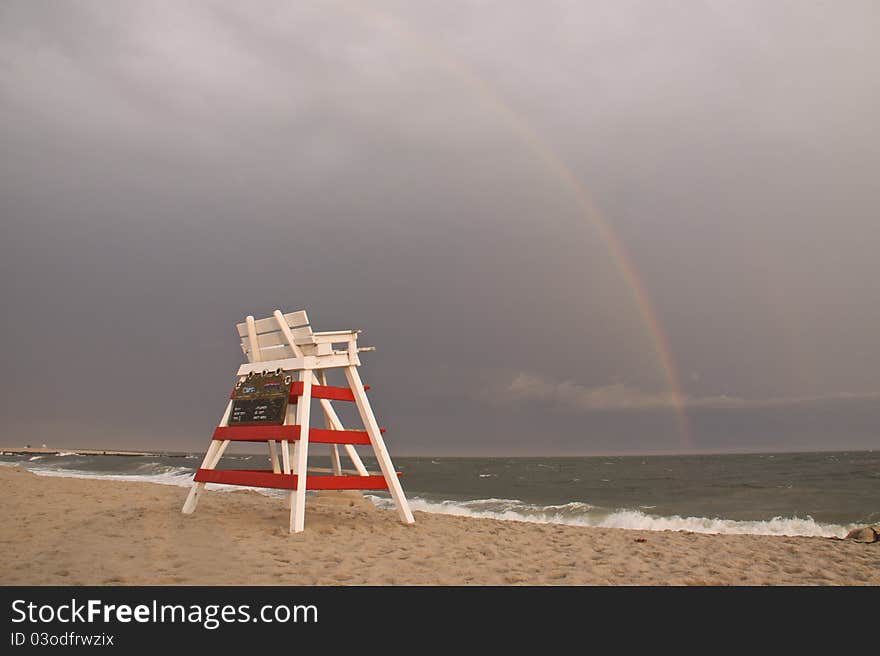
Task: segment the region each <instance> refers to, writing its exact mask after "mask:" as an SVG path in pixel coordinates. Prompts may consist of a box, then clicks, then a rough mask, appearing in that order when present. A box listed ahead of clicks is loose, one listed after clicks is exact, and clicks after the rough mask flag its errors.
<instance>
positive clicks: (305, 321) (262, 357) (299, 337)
mask: <svg viewBox="0 0 880 656" xmlns="http://www.w3.org/2000/svg"><path fill="white" fill-rule="evenodd" d="M279 315H280V316H282V317H283V321H284V323H285V324H286V328H287V332H289V334H290V335H291V336H292V337H293V340H294V345H295V347H296V348H295V349H294V348H292V347H291V345H290V340H289V339H288V335H287V334H285V330H284V329H283V328H282V327H281V325H280V324H279V322H278V319H277V318H276V316H279ZM248 323H249V322H248V321H245V322H244V323H239V324H236V326H235V327H236V328H237V329H238V336H239V337H240V338H241V350H242V351H243V352H244V354H245V355H246V356H247V359H248V362H265V361H267V360H283V359H285V358H298V357H302V356H303V355H312V354H314V353H315V352H316V351H315V338H314V332H313V331H312V327H311V326H310V325H309V317H308V315H307V314H306V311H305V310H298V311H297V312H289V313H287V314H284V315H281V313H280V312H278V311H277V310H276V315H274V316H271V317H267V318H265V319H256V320H254V321H253V326H254V327H253V330H254V335H251V334H250V333H249V331H248ZM254 340H255V341H256V344H257V347H256V349H254V348H252V344H253V343H254ZM255 350H256V351H257V353H254V351H255ZM296 351H299V352H298V353H297V352H296Z"/></svg>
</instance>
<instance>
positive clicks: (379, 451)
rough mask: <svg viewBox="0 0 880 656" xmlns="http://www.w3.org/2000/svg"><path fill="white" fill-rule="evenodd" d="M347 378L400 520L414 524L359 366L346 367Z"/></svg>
mask: <svg viewBox="0 0 880 656" xmlns="http://www.w3.org/2000/svg"><path fill="white" fill-rule="evenodd" d="M345 378H346V380H348V385H349V387H351V391H352V393H353V394H354V401H355V404H357V409H358V413H359V414H360V416H361V421H362V422H364V427H365V428H366V430H367V435H369V437H370V443H371V444H372V445H373V452H374V453H375V454H376V460H378V461H379V468H380V469H381V470H382V475H383V476H384V477H385V482H386V483H387V484H388V491H389V492H390V493H391V498H393V499H394V503H395V504H396V505H397V514H398V515H399V516H400V520H401V521H402V522H403V523H404V524H414V523H415V519H414V518H413V515H412V511H411V510H410V509H409V503H407V501H406V496H404V494H403V487H401V485H400V480H399V479H398V478H397V472H395V471H394V464H393V463H392V462H391V456H389V455H388V449H387V448H385V440H383V439H382V431H380V430H379V424H377V423H376V417H375V415H373V408H372V407H371V406H370V400H369V399H368V398H367V393H366V391H365V390H364V384H363V383H362V382H361V376H360V374H359V373H358V370H357V367H354V366H350V367H346V368H345Z"/></svg>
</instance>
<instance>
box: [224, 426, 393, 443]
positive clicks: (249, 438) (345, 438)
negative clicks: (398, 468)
mask: <svg viewBox="0 0 880 656" xmlns="http://www.w3.org/2000/svg"><path fill="white" fill-rule="evenodd" d="M380 430H381V431H382V432H383V433H384V432H385V429H384V428H382V429H380ZM213 439H215V440H231V441H233V442H268V441H270V440H275V441H276V442H280V441H281V440H287V441H288V442H295V441H296V440H298V439H299V426H218V427H217V428H216V429H214V437H213ZM309 442H311V443H314V444H369V443H370V436H369V435H367V431H355V430H341V431H337V430H329V429H327V428H310V429H309Z"/></svg>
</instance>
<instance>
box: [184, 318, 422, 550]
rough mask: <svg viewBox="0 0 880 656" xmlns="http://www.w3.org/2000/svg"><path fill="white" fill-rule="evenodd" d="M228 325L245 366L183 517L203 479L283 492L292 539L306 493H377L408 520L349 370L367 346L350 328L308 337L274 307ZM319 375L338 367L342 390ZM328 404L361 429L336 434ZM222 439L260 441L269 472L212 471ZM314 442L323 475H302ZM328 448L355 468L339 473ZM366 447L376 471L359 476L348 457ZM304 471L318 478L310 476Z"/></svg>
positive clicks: (301, 522) (302, 321)
mask: <svg viewBox="0 0 880 656" xmlns="http://www.w3.org/2000/svg"><path fill="white" fill-rule="evenodd" d="M236 328H237V329H238V335H239V337H240V338H241V348H242V351H243V352H244V354H245V355H246V356H247V360H248V362H247V364H243V365H241V366H240V367H239V368H238V374H237V375H238V382H237V384H236V386H235V389H234V390H233V392H232V394H231V395H230V400H229V403H228V404H227V406H226V412H224V413H223V417H222V419H221V420H220V424H219V425H218V426H217V428H216V430H215V431H214V435H213V438H212V440H211V445H210V446H209V447H208V451H207V452H206V453H205V458H204V460H203V461H202V465H201V467H200V468H199V470H198V471H197V472H196V474H195V477H194V479H193V486H192V489H191V490H190V492H189V496H187V499H186V502H185V503H184V505H183V512H184V513H187V514H189V513H192V512H193V511H195V509H196V505H197V504H198V501H199V495H200V494H201V493H202V491H203V490H204V489H205V484H206V483H222V484H226V485H247V486H251V487H264V488H275V489H281V490H290V494H289V495H286V503H288V504H289V505H290V532H291V533H298V532H300V531H302V530H303V528H304V526H305V501H306V491H307V490H386V489H387V490H388V491H389V493H390V494H391V498H392V499H393V500H394V503H395V505H396V507H397V512H398V515H399V516H400V520H401V521H402V522H403V523H405V524H413V523H414V522H415V520H414V519H413V515H412V512H411V511H410V508H409V504H408V503H407V500H406V496H404V493H403V488H402V487H401V485H400V481H399V480H398V474H397V472H396V471H395V470H394V465H393V464H392V462H391V457H390V456H389V455H388V449H386V447H385V441H384V440H383V439H382V433H383V431H384V429H380V428H379V425H378V424H377V422H376V417H375V416H374V415H373V409H372V407H371V406H370V402H369V400H368V399H367V393H366V390H367V389H369V388H367V387H364V385H363V383H362V382H361V377H360V375H359V374H358V367H359V366H360V364H361V362H360V358H359V357H358V354H359V353H360V352H362V351H372V350H375V349H374V348H372V347H369V348H364V347H359V346H358V344H357V338H358V333H359V332H360V331H358V330H341V331H333V332H320V333H317V332H314V331H313V330H312V328H311V326H310V325H309V319H308V315H307V314H306V312H305V310H300V311H298V312H291V313H289V314H282V313H281V311H280V310H275V311H274V313H273V314H272V316H271V317H267V318H265V319H256V320H255V319H254V317H252V316H248V317H247V318H246V319H245V321H244V323H240V324H238V325H237V326H236ZM340 346H341V348H337V347H340ZM328 369H342V370H343V371H344V373H345V378H346V381H347V382H348V387H332V386H329V385H327V377H326V371H327V370H328ZM312 399H318V401H319V402H320V406H321V410H322V412H323V414H324V422H325V428H310V426H309V419H310V409H311V405H312ZM331 401H350V402H353V403H354V404H355V405H356V406H357V410H358V414H359V415H360V418H361V421H362V422H363V425H364V430H346V429H345V428H343V426H342V422H341V421H340V419H339V416H338V415H337V414H336V411H335V410H334V408H333V405H332V404H331ZM231 442H263V443H266V444H268V449H269V460H270V462H271V464H272V469H271V470H250V469H244V470H243V469H235V470H229V469H222V470H221V469H217V468H216V467H217V464H218V463H219V462H220V458H221V457H222V456H223V452H224V451H225V450H226V448H227V447H228V446H229V444H230V443H231ZM279 443H280V448H281V462H280V463H279V459H278V453H277V450H278V445H279ZM315 443H317V444H329V445H330V462H331V466H332V469H331V470H309V469H308V454H309V446H310V445H311V444H315ZM291 444H292V445H293V457H291V451H290V447H291ZM338 445H342V446H343V447H344V448H345V451H346V454H347V455H348V457H349V458H350V459H351V461H352V463H353V465H354V467H355V471H352V472H349V471H343V469H342V466H341V463H340V457H339V446H338ZM366 445H369V446H371V447H372V449H373V453H374V454H375V456H376V460H377V461H378V463H379V468H380V470H381V474H371V473H369V472H368V471H367V469H366V467H364V464H363V462H362V461H361V459H360V457H359V456H358V453H357V451H356V450H355V447H356V446H366ZM310 471H314V472H318V471H322V472H326V473H324V474H322V475H310V474H309V472H310ZM352 474H353V475H352Z"/></svg>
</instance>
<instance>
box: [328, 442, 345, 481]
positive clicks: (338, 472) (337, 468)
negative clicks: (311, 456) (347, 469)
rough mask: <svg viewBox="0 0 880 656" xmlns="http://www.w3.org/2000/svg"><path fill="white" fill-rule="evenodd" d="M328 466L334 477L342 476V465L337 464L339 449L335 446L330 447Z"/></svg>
mask: <svg viewBox="0 0 880 656" xmlns="http://www.w3.org/2000/svg"><path fill="white" fill-rule="evenodd" d="M330 466H331V467H332V468H333V475H334V476H342V463H341V462H339V447H338V446H337V445H336V444H331V445H330Z"/></svg>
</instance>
